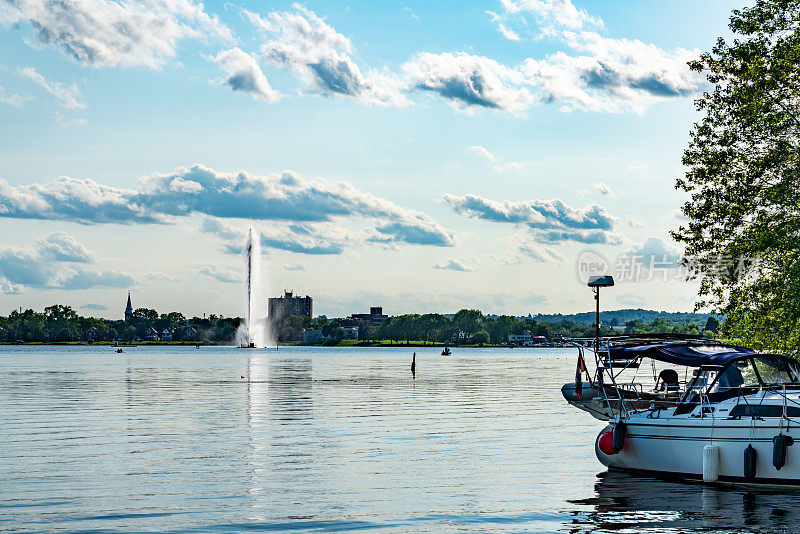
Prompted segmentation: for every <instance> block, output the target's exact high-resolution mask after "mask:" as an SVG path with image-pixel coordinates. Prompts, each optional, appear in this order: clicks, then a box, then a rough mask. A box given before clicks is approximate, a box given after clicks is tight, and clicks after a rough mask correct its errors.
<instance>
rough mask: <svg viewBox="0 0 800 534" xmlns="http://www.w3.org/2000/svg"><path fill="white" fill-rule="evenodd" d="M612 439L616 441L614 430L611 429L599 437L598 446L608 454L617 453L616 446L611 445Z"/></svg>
mask: <svg viewBox="0 0 800 534" xmlns="http://www.w3.org/2000/svg"><path fill="white" fill-rule="evenodd" d="M612 441H614V432H613V431H611V430H609V431H608V432H603V433H602V434H600V437H599V438H598V439H597V448H598V449H600V452H602V453H603V454H605V455H606V456H612V455H614V454H617V451H615V450H614V447H612V446H611V443H612Z"/></svg>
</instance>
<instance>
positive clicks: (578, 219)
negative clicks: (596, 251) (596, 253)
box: [442, 194, 622, 244]
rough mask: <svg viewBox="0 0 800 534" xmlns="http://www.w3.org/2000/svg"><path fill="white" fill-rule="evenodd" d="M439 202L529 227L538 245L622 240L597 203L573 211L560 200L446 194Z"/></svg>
mask: <svg viewBox="0 0 800 534" xmlns="http://www.w3.org/2000/svg"><path fill="white" fill-rule="evenodd" d="M442 200H443V202H444V203H445V204H446V205H447V206H449V207H450V209H452V210H453V211H454V212H456V213H458V214H459V215H464V216H466V217H473V218H476V219H482V220H486V221H492V222H501V223H510V224H517V225H519V226H521V227H523V228H528V229H530V230H531V231H532V232H533V234H534V236H535V239H536V240H537V241H538V242H540V243H560V242H563V241H575V242H579V243H589V244H601V243H602V244H618V243H620V242H621V241H622V237H621V236H620V235H619V234H617V233H615V232H613V231H612V230H613V229H614V227H615V226H616V224H617V222H618V219H617V218H616V217H613V216H612V215H611V214H610V213H608V211H606V209H605V208H604V207H603V206H600V205H598V204H590V205H589V206H586V207H585V208H574V207H572V206H569V205H568V204H565V203H564V202H563V201H561V200H559V199H552V200H521V201H509V200H505V201H502V202H499V201H496V200H490V199H487V198H483V197H479V196H477V195H464V196H457V195H449V194H446V195H444V196H443V197H442Z"/></svg>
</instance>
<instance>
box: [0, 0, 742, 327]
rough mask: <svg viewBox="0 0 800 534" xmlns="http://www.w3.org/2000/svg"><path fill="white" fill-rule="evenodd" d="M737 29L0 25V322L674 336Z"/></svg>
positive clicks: (616, 15)
mask: <svg viewBox="0 0 800 534" xmlns="http://www.w3.org/2000/svg"><path fill="white" fill-rule="evenodd" d="M741 7H743V5H742V4H741V3H740V2H730V1H727V2H723V1H710V0H709V1H704V2H695V1H688V0H672V1H670V2H640V1H625V2H623V1H620V2H603V1H581V0H575V1H570V0H500V1H496V0H485V1H481V2H473V1H468V2H467V1H458V2H447V1H445V2H407V1H404V2H363V3H353V2H350V3H334V2H323V1H318V2H312V1H309V2H305V3H302V4H299V3H291V2H224V3H223V2H209V3H206V4H201V3H199V2H195V1H193V0H126V1H110V0H69V1H63V2H50V1H48V0H0V135H2V140H3V142H2V143H0V236H2V238H1V239H0V314H5V313H8V312H9V311H10V310H12V309H16V308H19V307H22V308H34V309H42V308H43V307H44V306H47V305H51V304H54V303H59V304H67V305H70V306H72V307H73V308H75V309H77V310H78V311H79V312H80V313H82V314H84V315H93V316H99V317H108V318H118V316H119V317H121V316H122V313H123V310H124V306H125V301H126V298H127V292H128V291H130V292H131V295H132V300H133V305H134V307H147V308H155V309H157V310H159V311H161V312H167V311H173V310H174V311H181V312H183V313H184V314H186V315H200V314H202V313H207V314H210V313H216V314H223V315H226V316H231V315H241V313H242V311H243V307H244V305H243V300H244V297H243V295H244V289H243V282H242V281H243V270H244V264H243V259H242V252H241V251H242V248H243V246H244V242H245V236H246V234H247V231H248V228H249V227H250V226H252V227H254V228H255V229H256V230H257V231H258V232H259V233H260V235H261V244H262V264H263V272H264V276H265V286H267V287H268V290H267V292H268V293H269V294H270V295H278V294H280V293H281V292H282V291H283V290H284V289H289V290H294V291H295V292H296V293H299V294H302V295H306V294H308V295H310V296H312V297H313V298H314V312H315V315H318V314H325V315H328V316H344V315H349V314H351V313H365V312H367V311H368V308H369V307H370V306H383V308H384V312H385V313H388V314H390V315H397V314H402V313H426V312H440V313H453V312H455V311H457V310H459V309H461V308H476V309H480V310H482V311H483V312H484V313H496V314H503V313H507V314H514V315H527V314H529V313H530V314H536V313H573V312H578V311H585V310H588V309H591V308H592V307H593V301H592V298H591V294H590V292H589V290H588V288H587V287H586V285H585V281H586V277H587V276H588V275H589V274H594V273H600V274H612V275H614V276H615V278H616V279H617V285H616V286H615V287H614V288H609V289H606V290H603V295H604V296H603V307H604V308H606V309H620V308H630V307H633V308H639V307H643V308H648V309H657V310H667V311H691V310H692V309H693V305H694V302H695V301H696V291H697V284H696V283H695V282H693V281H691V280H686V279H685V278H686V277H685V274H686V273H685V269H683V268H681V267H680V261H679V260H680V257H681V250H680V248H679V247H678V246H677V245H676V244H675V243H674V242H672V241H671V239H670V237H669V231H670V230H671V229H675V228H676V227H677V226H678V225H679V224H681V222H682V219H681V215H680V211H679V209H680V206H681V205H682V203H683V202H685V201H686V198H685V196H684V194H682V193H680V192H678V191H676V190H675V189H674V184H675V179H676V178H677V177H679V176H681V175H682V174H683V173H684V172H685V169H684V168H683V167H682V165H681V154H682V151H683V149H684V148H685V147H686V145H687V142H688V139H689V133H690V131H691V127H692V124H693V123H694V122H695V121H697V120H698V118H699V115H698V112H697V111H696V110H695V107H694V103H693V102H694V99H695V98H697V97H698V95H700V94H701V93H702V92H703V91H704V90H708V89H709V86H708V84H707V82H705V80H704V78H703V77H702V76H701V75H699V74H698V73H696V72H692V71H691V70H690V69H689V68H688V67H687V65H686V62H687V61H690V60H692V59H694V58H696V57H698V56H699V55H700V54H701V53H702V52H704V51H709V50H710V49H711V47H712V46H713V44H714V42H715V41H716V39H717V38H718V37H719V36H723V37H726V38H727V37H729V31H728V29H727V22H728V18H729V16H730V12H731V10H733V9H736V8H741Z"/></svg>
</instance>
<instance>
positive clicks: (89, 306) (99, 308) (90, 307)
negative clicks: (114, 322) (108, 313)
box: [81, 303, 108, 311]
mask: <svg viewBox="0 0 800 534" xmlns="http://www.w3.org/2000/svg"><path fill="white" fill-rule="evenodd" d="M81 308H82V309H84V310H92V311H103V310H107V309H108V306H106V305H105V304H94V303H89V304H84V305H83V306H81Z"/></svg>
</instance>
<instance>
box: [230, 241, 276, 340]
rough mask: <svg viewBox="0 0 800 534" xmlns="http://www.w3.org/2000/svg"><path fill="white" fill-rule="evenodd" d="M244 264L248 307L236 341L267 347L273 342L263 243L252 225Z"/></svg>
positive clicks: (245, 250) (245, 249)
mask: <svg viewBox="0 0 800 534" xmlns="http://www.w3.org/2000/svg"><path fill="white" fill-rule="evenodd" d="M244 264H245V279H246V280H245V281H246V288H245V289H246V295H245V297H246V307H245V313H244V320H243V321H242V324H241V325H240V326H239V331H238V332H237V335H236V338H237V339H236V341H237V343H238V345H239V346H240V347H252V348H255V347H266V346H267V345H270V344H271V342H270V339H269V328H268V327H267V314H266V310H265V302H266V300H265V298H264V292H263V291H262V285H261V282H262V279H261V243H260V235H259V233H258V232H257V231H256V230H255V228H253V227H252V226H251V227H250V230H249V231H248V232H247V244H246V245H245V248H244Z"/></svg>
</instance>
